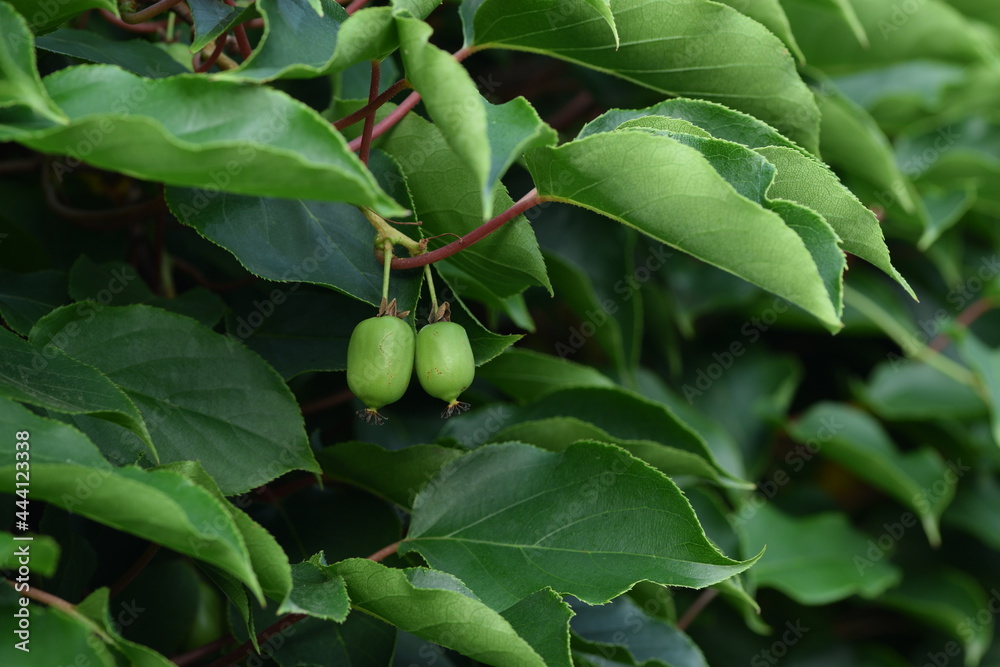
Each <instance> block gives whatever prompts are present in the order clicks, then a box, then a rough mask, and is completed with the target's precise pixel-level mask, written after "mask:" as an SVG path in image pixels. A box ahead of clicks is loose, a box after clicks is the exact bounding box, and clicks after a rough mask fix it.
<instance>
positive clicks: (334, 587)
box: [278, 554, 351, 623]
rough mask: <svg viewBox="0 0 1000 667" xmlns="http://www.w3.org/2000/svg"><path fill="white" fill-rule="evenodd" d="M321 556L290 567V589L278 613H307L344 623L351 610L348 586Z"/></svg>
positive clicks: (318, 555)
mask: <svg viewBox="0 0 1000 667" xmlns="http://www.w3.org/2000/svg"><path fill="white" fill-rule="evenodd" d="M333 571H334V568H333V567H332V566H328V565H326V564H325V563H324V562H323V558H322V554H317V555H316V556H313V557H312V558H310V559H309V560H307V561H302V562H301V563H296V564H295V565H293V566H292V584H293V587H292V590H291V592H290V593H289V595H288V598H287V599H285V601H284V602H282V603H281V607H279V608H278V613H279V614H308V615H309V616H313V617H315V618H325V619H327V620H330V621H336V622H337V623H343V622H344V619H346V618H347V613H348V612H349V611H350V610H351V603H350V600H348V598H347V587H346V586H345V585H344V579H343V577H341V576H340V575H339V574H334V573H333Z"/></svg>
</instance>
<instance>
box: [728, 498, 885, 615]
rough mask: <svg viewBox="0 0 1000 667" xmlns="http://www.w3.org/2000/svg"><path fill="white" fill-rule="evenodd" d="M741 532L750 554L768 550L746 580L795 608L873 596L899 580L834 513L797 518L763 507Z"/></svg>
mask: <svg viewBox="0 0 1000 667" xmlns="http://www.w3.org/2000/svg"><path fill="white" fill-rule="evenodd" d="M741 518H742V517H741ZM744 530H745V531H746V535H747V547H748V548H749V549H750V551H751V552H753V551H756V550H758V549H764V548H765V547H766V549H767V551H765V552H764V555H763V556H762V557H761V558H760V560H759V561H758V562H757V564H756V565H755V566H754V567H753V569H751V570H750V572H749V573H748V576H749V578H750V579H751V580H755V581H756V582H757V585H758V586H761V587H764V588H776V589H777V590H779V591H781V592H782V593H784V594H785V595H787V596H788V597H790V598H792V599H793V600H795V601H796V602H798V603H800V604H805V605H823V604H829V603H831V602H835V601H837V600H842V599H844V598H846V597H849V596H851V595H854V594H858V595H861V596H863V597H866V598H875V597H878V596H879V595H881V594H883V593H884V592H885V591H886V590H887V589H888V588H890V587H891V586H893V585H895V584H896V583H898V582H899V579H900V572H899V570H898V569H897V568H896V567H895V566H893V565H891V564H890V563H889V562H888V561H887V559H886V555H885V553H884V552H883V551H882V550H881V549H879V548H878V547H877V546H875V545H874V542H873V541H872V540H866V537H865V536H864V535H862V534H861V533H859V532H858V531H856V530H855V529H854V528H853V527H851V524H850V523H849V522H848V521H847V517H846V516H845V515H844V514H841V513H838V512H825V513H822V514H810V515H809V516H808V517H803V518H799V517H791V516H788V515H786V514H784V513H783V512H781V511H780V510H778V509H777V508H775V507H773V503H765V504H764V505H762V506H761V507H759V508H757V509H756V512H755V513H754V514H753V516H752V518H750V519H749V521H747V522H746V523H745V528H744ZM872 549H874V551H875V553H874V554H873V553H871V550H872ZM866 556H867V558H866Z"/></svg>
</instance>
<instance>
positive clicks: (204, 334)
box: [32, 303, 319, 495]
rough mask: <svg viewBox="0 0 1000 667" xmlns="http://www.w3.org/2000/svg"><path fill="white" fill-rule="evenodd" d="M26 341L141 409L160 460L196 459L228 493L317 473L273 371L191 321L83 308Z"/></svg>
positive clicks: (50, 319)
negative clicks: (67, 359) (90, 372)
mask: <svg viewBox="0 0 1000 667" xmlns="http://www.w3.org/2000/svg"><path fill="white" fill-rule="evenodd" d="M69 331H75V332H76V335H75V336H72V337H70V336H69V335H68V332H69ZM64 332H65V333H66V335H62V336H61V335H60V333H64ZM32 342H34V343H35V344H37V345H43V346H44V345H47V344H49V343H53V344H55V345H56V347H58V348H60V349H61V350H63V351H64V352H65V353H66V354H68V355H69V356H71V357H73V358H74V359H76V360H77V361H82V362H83V363H86V364H90V365H92V366H94V367H95V368H97V369H98V370H101V371H102V372H103V373H104V374H105V375H106V376H108V378H109V379H110V380H111V381H112V382H114V383H115V384H117V385H118V386H119V387H121V388H122V389H123V390H124V392H125V394H126V395H127V396H128V397H129V398H130V399H132V401H133V402H134V403H135V404H136V406H137V407H138V408H139V411H140V412H141V413H142V415H143V417H144V419H145V420H146V424H147V426H148V427H149V428H150V431H151V435H152V437H153V444H154V445H155V446H156V449H157V452H158V453H159V456H160V460H161V461H163V462H165V463H168V462H171V461H187V460H200V461H201V463H202V465H204V467H205V470H206V471H207V472H208V473H209V474H210V475H211V476H212V477H213V478H214V479H215V481H216V482H217V483H218V484H219V488H220V489H221V490H222V492H223V493H224V494H226V495H232V494H237V493H242V492H244V491H247V490H249V489H252V488H254V487H256V486H260V485H261V484H264V483H266V482H268V481H270V480H272V479H274V478H275V477H278V476H279V475H281V474H282V473H284V472H287V471H289V470H311V471H317V472H318V471H319V466H318V464H317V463H316V460H315V459H314V458H313V456H312V452H311V451H310V449H309V445H308V442H307V440H306V434H305V430H304V428H303V425H302V415H301V413H300V412H299V407H298V404H297V403H296V402H295V398H294V397H293V396H292V393H291V392H290V391H289V390H288V387H287V386H285V384H284V382H282V381H281V378H280V377H279V376H278V374H277V373H275V372H274V370H273V369H271V368H270V367H268V366H267V365H266V364H265V363H263V362H262V361H261V360H260V358H259V357H257V356H256V355H254V354H253V353H251V352H248V351H247V350H246V349H245V348H243V346H242V345H240V344H239V343H234V342H233V341H231V340H228V339H226V338H224V337H222V336H219V335H218V334H215V333H213V332H212V331H210V330H208V329H206V328H205V327H203V326H201V325H199V324H198V323H196V322H194V321H193V320H190V319H188V318H186V317H181V316H179V315H174V314H172V313H167V312H166V311H162V310H159V309H156V308H150V307H149V306H125V307H121V308H113V307H109V308H103V307H100V306H99V305H98V304H92V303H87V304H84V305H83V306H82V307H80V306H77V307H67V308H63V309H60V310H58V311H56V312H54V313H52V314H50V315H48V316H47V317H46V318H45V319H43V320H41V321H40V322H39V323H38V324H37V325H36V326H35V328H34V329H33V330H32ZM123 350H127V351H128V353H127V354H126V353H123ZM208 397H211V401H209V400H207V398H208ZM249 405H252V406H253V409H252V410H249V409H248V406H249ZM260 460H268V461H270V462H271V464H270V465H268V466H266V467H262V466H260V465H258V462H259V461H260Z"/></svg>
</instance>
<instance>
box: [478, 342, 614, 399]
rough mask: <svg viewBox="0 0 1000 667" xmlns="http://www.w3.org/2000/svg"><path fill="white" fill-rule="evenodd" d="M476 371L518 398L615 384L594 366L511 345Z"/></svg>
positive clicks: (535, 397) (536, 396)
mask: <svg viewBox="0 0 1000 667" xmlns="http://www.w3.org/2000/svg"><path fill="white" fill-rule="evenodd" d="M477 375H478V376H479V377H480V378H483V379H484V380H486V381H487V382H490V383H492V384H494V385H496V386H497V387H498V388H499V389H500V390H501V391H503V392H504V393H506V394H507V395H509V396H511V397H512V398H515V399H517V400H519V401H527V402H530V401H534V400H536V399H538V398H540V397H542V396H544V395H545V394H548V393H551V392H553V391H557V390H559V389H565V388H567V387H614V386H615V383H614V382H612V381H611V379H610V378H608V377H607V376H606V375H604V374H602V373H601V372H600V371H598V370H597V369H596V368H592V367H590V366H584V365H582V364H576V363H573V362H571V361H566V360H565V359H560V358H559V357H553V356H551V355H548V354H540V353H538V352H533V351H531V350H521V349H517V348H510V349H508V350H507V351H506V352H504V353H503V354H501V355H500V356H499V357H497V358H496V359H494V360H493V361H491V362H490V363H488V364H486V365H485V366H483V367H482V368H481V369H479V371H478V373H477Z"/></svg>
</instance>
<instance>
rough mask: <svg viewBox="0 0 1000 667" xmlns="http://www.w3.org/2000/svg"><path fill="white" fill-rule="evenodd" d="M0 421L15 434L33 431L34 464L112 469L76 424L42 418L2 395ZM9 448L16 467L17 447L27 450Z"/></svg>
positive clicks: (11, 459)
mask: <svg viewBox="0 0 1000 667" xmlns="http://www.w3.org/2000/svg"><path fill="white" fill-rule="evenodd" d="M0 423H2V424H3V427H4V428H6V429H7V430H8V431H11V432H14V433H17V432H18V431H27V432H28V433H29V434H32V436H33V437H32V438H29V439H28V443H29V444H30V445H31V446H30V448H29V451H30V452H31V461H32V462H33V463H67V464H72V465H76V466H80V467H88V468H94V469H97V470H106V469H109V468H111V464H109V463H108V462H107V461H106V460H105V459H104V457H103V456H101V452H100V451H98V450H97V449H96V448H95V446H94V443H92V442H90V441H89V440H88V439H87V436H85V435H84V434H82V433H80V432H79V431H78V430H76V429H75V428H73V427H72V426H69V425H67V424H64V423H62V422H59V421H55V420H54V419H49V418H47V417H41V416H39V415H37V414H35V413H34V412H32V411H30V410H28V409H27V408H25V407H24V406H23V405H20V404H19V403H15V402H14V401H10V400H7V399H5V398H0ZM35 440H38V441H40V442H41V445H39V446H36V443H35ZM8 449H9V450H10V451H9V453H8V454H6V456H7V457H8V458H9V459H10V462H11V463H10V465H11V467H13V466H14V464H13V461H14V460H15V454H14V452H15V450H16V451H23V448H22V449H16V448H14V447H9V448H8ZM3 460H4V461H6V459H3ZM11 481H13V475H11ZM31 493H34V491H32V492H31Z"/></svg>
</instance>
